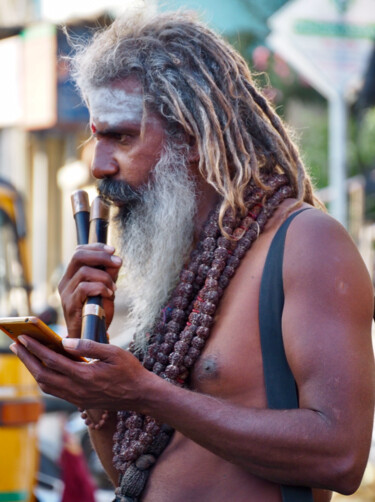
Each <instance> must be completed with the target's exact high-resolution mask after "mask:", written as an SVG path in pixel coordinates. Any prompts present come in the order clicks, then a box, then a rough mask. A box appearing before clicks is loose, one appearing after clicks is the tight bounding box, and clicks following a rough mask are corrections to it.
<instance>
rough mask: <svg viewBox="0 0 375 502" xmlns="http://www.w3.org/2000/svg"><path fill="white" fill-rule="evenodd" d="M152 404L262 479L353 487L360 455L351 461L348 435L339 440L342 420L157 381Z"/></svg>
mask: <svg viewBox="0 0 375 502" xmlns="http://www.w3.org/2000/svg"><path fill="white" fill-rule="evenodd" d="M160 403H163V404H162V405H161V404H160ZM147 406H148V409H147V410H145V411H147V413H149V414H150V415H152V416H154V417H155V418H157V419H158V420H160V421H162V422H166V423H168V424H169V425H171V426H172V427H174V428H175V429H176V430H178V431H179V432H181V433H182V434H183V435H184V436H186V437H188V438H189V439H191V440H192V441H194V442H196V443H198V444H200V445H201V446H203V447H204V448H206V449H208V450H210V451H211V452H213V453H214V454H216V455H218V456H220V457H222V458H224V459H226V460H228V461H230V462H233V463H235V464H237V465H239V466H241V467H243V468H244V469H246V470H248V471H249V472H251V473H252V474H254V475H256V476H258V477H261V478H264V479H267V480H269V481H272V482H276V483H282V484H293V485H308V486H313V487H317V488H327V489H335V490H336V491H343V492H346V491H350V490H351V488H347V486H346V485H345V483H346V481H347V485H348V487H349V486H351V484H352V479H347V478H348V476H351V474H350V473H351V468H352V465H353V463H355V462H357V458H349V459H348V455H347V451H346V444H347V443H348V438H346V440H345V441H343V442H338V440H339V438H340V437H341V436H340V432H338V429H339V426H338V424H336V423H332V422H330V420H329V419H327V417H325V416H324V415H323V414H321V413H319V412H316V411H314V410H310V409H298V410H285V411H280V410H268V409H255V408H246V407H244V406H238V405H237V404H231V403H229V402H227V401H222V400H219V399H216V398H214V397H211V396H207V395H202V394H198V393H195V392H191V391H188V390H185V389H179V388H176V387H173V389H172V388H171V386H170V385H167V384H166V383H164V382H156V380H155V387H154V389H153V390H152V392H151V393H150V394H149V399H148V402H147ZM349 435H350V434H349V431H346V436H349ZM360 470H361V466H359V471H360ZM345 479H346V480H345ZM341 482H343V483H344V484H343V485H342V486H341V485H340V483H341ZM337 483H339V485H337ZM354 484H355V482H354V481H353V485H354Z"/></svg>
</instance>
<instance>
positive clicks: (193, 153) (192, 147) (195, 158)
mask: <svg viewBox="0 0 375 502" xmlns="http://www.w3.org/2000/svg"><path fill="white" fill-rule="evenodd" d="M188 143H189V153H188V160H189V162H190V163H191V164H196V163H198V162H199V159H200V156H199V150H198V144H197V141H196V139H195V138H194V136H189V141H188Z"/></svg>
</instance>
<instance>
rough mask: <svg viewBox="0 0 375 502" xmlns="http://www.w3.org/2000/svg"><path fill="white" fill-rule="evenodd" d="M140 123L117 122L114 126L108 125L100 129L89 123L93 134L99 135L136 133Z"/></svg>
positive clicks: (138, 130)
mask: <svg viewBox="0 0 375 502" xmlns="http://www.w3.org/2000/svg"><path fill="white" fill-rule="evenodd" d="M140 130H141V128H140V124H137V125H136V124H134V125H131V124H128V123H127V124H118V125H114V126H108V127H104V128H103V129H101V128H100V127H97V126H96V125H95V124H92V125H91V131H92V133H93V134H100V135H101V136H111V135H116V134H134V135H135V134H138V133H139V132H140Z"/></svg>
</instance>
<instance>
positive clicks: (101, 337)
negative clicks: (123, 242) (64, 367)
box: [81, 197, 109, 343]
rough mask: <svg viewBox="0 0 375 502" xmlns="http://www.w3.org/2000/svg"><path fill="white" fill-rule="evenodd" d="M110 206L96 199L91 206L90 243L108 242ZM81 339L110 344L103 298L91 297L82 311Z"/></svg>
mask: <svg viewBox="0 0 375 502" xmlns="http://www.w3.org/2000/svg"><path fill="white" fill-rule="evenodd" d="M108 218H109V206H108V205H107V204H106V203H105V202H104V201H103V200H102V199H101V198H100V197H96V198H95V199H94V201H93V203H92V205H91V212H90V230H89V243H90V244H91V243H94V242H102V243H103V244H105V243H106V242H107V233H108ZM81 338H84V339H90V340H94V341H96V342H100V343H108V337H107V331H106V323H105V312H104V309H103V301H102V298H101V296H91V297H89V298H88V299H87V301H86V303H85V305H84V307H83V310H82V331H81Z"/></svg>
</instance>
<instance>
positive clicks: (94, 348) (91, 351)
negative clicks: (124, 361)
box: [62, 338, 113, 361]
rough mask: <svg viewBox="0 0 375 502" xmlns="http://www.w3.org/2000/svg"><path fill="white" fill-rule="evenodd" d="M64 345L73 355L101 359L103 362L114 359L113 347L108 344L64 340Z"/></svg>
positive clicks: (77, 339)
mask: <svg viewBox="0 0 375 502" xmlns="http://www.w3.org/2000/svg"><path fill="white" fill-rule="evenodd" d="M62 344H63V346H64V349H65V350H66V351H67V352H69V353H72V354H77V355H78V354H79V355H80V356H83V357H90V358H92V359H100V360H101V361H109V360H110V359H113V346H112V345H109V344H106V343H99V342H94V341H93V340H82V339H81V338H63V339H62Z"/></svg>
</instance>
